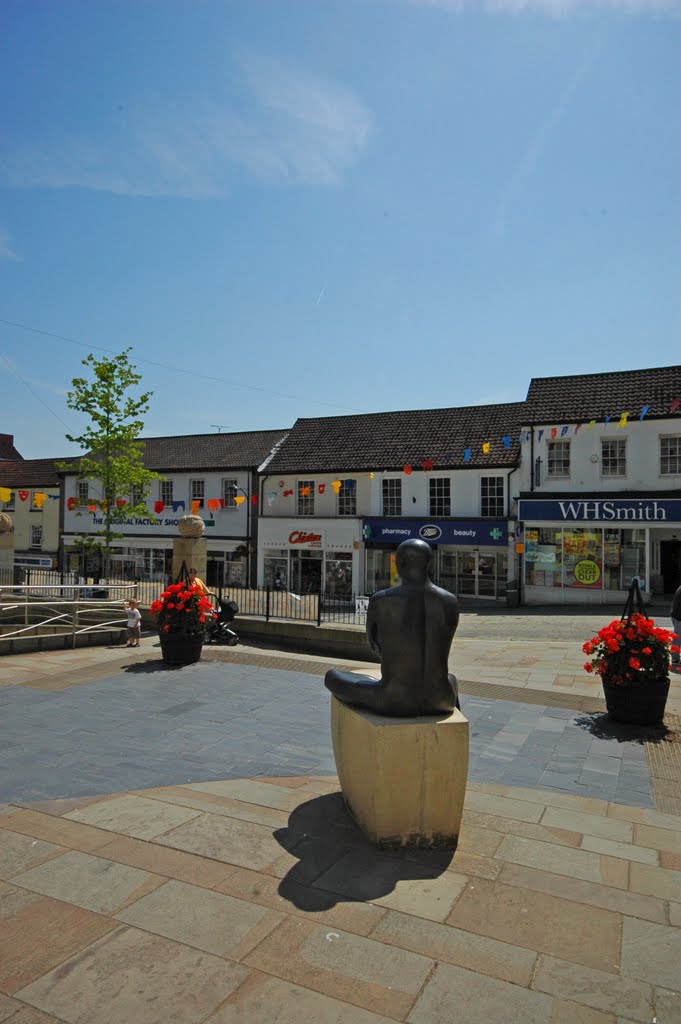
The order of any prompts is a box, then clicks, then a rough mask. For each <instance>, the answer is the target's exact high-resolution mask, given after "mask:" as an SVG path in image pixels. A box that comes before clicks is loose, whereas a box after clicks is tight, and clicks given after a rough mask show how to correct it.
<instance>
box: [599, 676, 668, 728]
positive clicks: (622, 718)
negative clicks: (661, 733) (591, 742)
mask: <svg viewBox="0 0 681 1024" xmlns="http://www.w3.org/2000/svg"><path fill="white" fill-rule="evenodd" d="M602 682H603V693H604V695H605V706H606V707H607V709H608V714H609V715H610V717H611V718H612V719H613V721H615V722H625V723H627V725H659V724H660V722H661V721H662V719H663V718H664V709H665V706H666V704H667V694H668V693H669V677H668V676H664V677H662V678H661V679H650V680H648V681H647V682H646V683H644V684H643V685H642V686H613V685H612V684H611V683H609V682H608V681H607V679H605V678H604V679H603V680H602Z"/></svg>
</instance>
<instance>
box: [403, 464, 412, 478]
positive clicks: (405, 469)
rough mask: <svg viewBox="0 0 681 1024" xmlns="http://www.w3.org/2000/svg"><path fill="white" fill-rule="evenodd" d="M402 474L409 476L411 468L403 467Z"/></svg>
mask: <svg viewBox="0 0 681 1024" xmlns="http://www.w3.org/2000/svg"><path fill="white" fill-rule="evenodd" d="M404 472H405V473H406V474H407V476H410V475H411V472H412V469H411V466H408V465H407V466H405V467H404Z"/></svg>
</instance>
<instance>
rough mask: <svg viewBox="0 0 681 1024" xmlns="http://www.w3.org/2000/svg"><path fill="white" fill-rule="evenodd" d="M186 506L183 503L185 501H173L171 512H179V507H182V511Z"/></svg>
mask: <svg viewBox="0 0 681 1024" xmlns="http://www.w3.org/2000/svg"><path fill="white" fill-rule="evenodd" d="M186 507H187V506H186V505H185V503H184V502H183V501H174V502H173V512H179V511H180V509H182V511H183V512H184V510H185V509H186Z"/></svg>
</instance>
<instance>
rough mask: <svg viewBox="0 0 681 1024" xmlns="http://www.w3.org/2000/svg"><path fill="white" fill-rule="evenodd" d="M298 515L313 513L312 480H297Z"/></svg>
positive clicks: (310, 514)
mask: <svg viewBox="0 0 681 1024" xmlns="http://www.w3.org/2000/svg"><path fill="white" fill-rule="evenodd" d="M298 515H299V516H313V515H314V480H299V481H298Z"/></svg>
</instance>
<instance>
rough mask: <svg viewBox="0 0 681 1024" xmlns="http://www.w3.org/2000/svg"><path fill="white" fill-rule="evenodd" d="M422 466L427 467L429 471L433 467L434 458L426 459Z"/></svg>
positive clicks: (426, 469)
mask: <svg viewBox="0 0 681 1024" xmlns="http://www.w3.org/2000/svg"><path fill="white" fill-rule="evenodd" d="M421 468H422V469H425V471H426V472H428V470H429V469H432V468H433V460H432V459H424V460H423V462H422V463H421Z"/></svg>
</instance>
